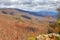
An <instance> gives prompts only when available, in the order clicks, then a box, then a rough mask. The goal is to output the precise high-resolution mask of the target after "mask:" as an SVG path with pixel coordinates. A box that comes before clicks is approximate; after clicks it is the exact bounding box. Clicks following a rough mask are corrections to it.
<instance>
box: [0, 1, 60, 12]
mask: <svg viewBox="0 0 60 40" xmlns="http://www.w3.org/2000/svg"><path fill="white" fill-rule="evenodd" d="M59 4H60V0H9V1H8V0H0V8H9V7H10V8H19V9H23V10H27V11H39V10H56V8H57V7H58V6H59Z"/></svg>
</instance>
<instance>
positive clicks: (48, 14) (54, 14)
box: [16, 9, 58, 17]
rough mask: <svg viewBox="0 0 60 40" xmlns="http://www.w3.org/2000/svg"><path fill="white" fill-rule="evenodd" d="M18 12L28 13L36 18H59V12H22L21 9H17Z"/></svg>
mask: <svg viewBox="0 0 60 40" xmlns="http://www.w3.org/2000/svg"><path fill="white" fill-rule="evenodd" d="M16 10H18V11H22V12H27V13H29V14H31V15H34V16H42V17H46V16H52V17H57V15H58V12H57V11H49V10H41V11H38V12H30V11H25V10H21V9H16Z"/></svg>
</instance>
